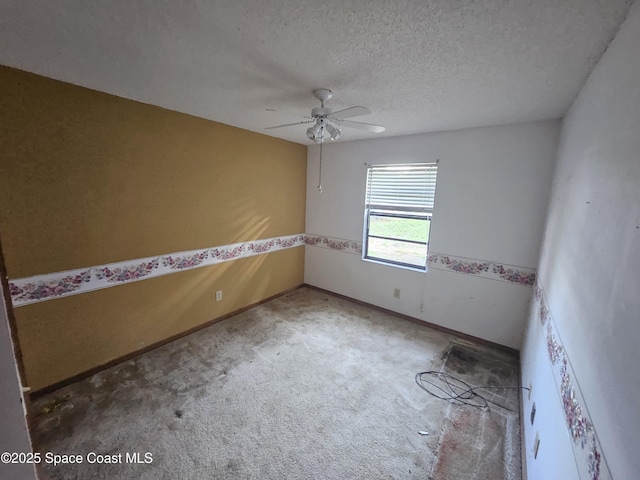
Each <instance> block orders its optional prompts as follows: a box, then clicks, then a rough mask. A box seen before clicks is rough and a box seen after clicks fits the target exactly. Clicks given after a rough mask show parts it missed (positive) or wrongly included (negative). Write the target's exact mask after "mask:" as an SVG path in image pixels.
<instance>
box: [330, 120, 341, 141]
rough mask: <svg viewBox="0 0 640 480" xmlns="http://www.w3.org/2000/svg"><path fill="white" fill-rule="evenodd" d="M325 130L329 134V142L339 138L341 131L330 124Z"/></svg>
mask: <svg viewBox="0 0 640 480" xmlns="http://www.w3.org/2000/svg"><path fill="white" fill-rule="evenodd" d="M327 130H328V131H329V133H330V134H331V141H336V140H338V139H339V138H340V136H341V135H342V130H340V129H339V128H335V127H334V126H333V125H331V124H329V125H327Z"/></svg>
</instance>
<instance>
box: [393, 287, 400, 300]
mask: <svg viewBox="0 0 640 480" xmlns="http://www.w3.org/2000/svg"><path fill="white" fill-rule="evenodd" d="M393 298H400V289H399V288H394V289H393Z"/></svg>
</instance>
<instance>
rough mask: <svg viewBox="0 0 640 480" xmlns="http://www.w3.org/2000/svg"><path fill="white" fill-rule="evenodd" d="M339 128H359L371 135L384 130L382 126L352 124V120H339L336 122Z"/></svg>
mask: <svg viewBox="0 0 640 480" xmlns="http://www.w3.org/2000/svg"><path fill="white" fill-rule="evenodd" d="M336 123H337V124H338V125H340V126H341V127H350V128H359V129H360V130H367V131H369V132H373V133H382V132H384V131H385V128H384V127H383V126H382V125H374V124H372V123H363V122H354V121H353V120H340V121H339V122H336Z"/></svg>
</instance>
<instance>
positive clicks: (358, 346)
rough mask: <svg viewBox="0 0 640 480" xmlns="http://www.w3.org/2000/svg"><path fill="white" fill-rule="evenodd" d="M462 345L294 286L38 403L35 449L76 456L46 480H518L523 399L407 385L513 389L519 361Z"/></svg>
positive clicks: (53, 469)
mask: <svg viewBox="0 0 640 480" xmlns="http://www.w3.org/2000/svg"><path fill="white" fill-rule="evenodd" d="M454 341H455V342H457V343H458V344H460V345H463V346H465V345H466V346H469V345H468V344H467V343H465V342H461V341H459V340H457V339H456V338H455V337H452V336H449V335H446V334H443V333H440V332H437V331H434V330H431V329H429V328H426V327H424V326H421V325H417V324H414V323H411V322H409V321H406V320H402V319H399V318H396V317H393V316H390V315H387V314H384V313H381V312H378V311H376V310H373V309H370V308H367V307H364V306H361V305H358V304H355V303H352V302H348V301H345V300H342V299H339V298H336V297H334V296H331V295H328V294H325V293H322V292H319V291H316V290H312V289H308V288H303V289H299V290H296V291H295V292H293V293H290V294H288V295H285V296H283V297H280V298H278V299H276V300H273V301H271V302H269V303H266V304H264V305H262V306H260V307H257V308H255V309H252V310H250V311H247V312H245V313H242V314H240V315H237V316H236V317H233V318H230V319H227V320H225V321H223V322H220V323H218V324H216V325H213V326H212V327H209V328H206V329H204V330H201V331H199V332H197V333H195V334H193V335H191V336H189V337H185V338H183V339H181V340H178V341H176V342H173V343H171V344H169V345H166V346H164V347H161V348H158V349H156V350H154V351H152V352H149V353H147V354H145V355H143V356H141V357H138V358H136V359H135V360H132V361H128V362H126V363H123V364H121V365H118V366H116V367H113V368H111V369H109V370H106V371H104V372H102V373H99V374H97V375H94V376H93V377H91V378H89V379H87V380H84V381H82V382H78V383H76V384H74V385H70V386H69V387H65V388H63V389H61V390H59V391H57V392H54V393H53V394H50V395H47V396H44V397H41V398H39V399H37V400H36V401H35V402H34V405H33V408H34V412H35V414H36V418H35V424H36V434H37V436H36V439H35V440H36V442H37V450H38V451H39V452H42V453H43V454H44V453H45V452H52V453H55V454H76V455H81V456H82V457H81V458H82V460H83V462H82V463H80V464H61V465H57V466H54V465H52V464H45V465H44V469H43V470H44V471H45V473H46V474H47V475H49V476H50V478H52V479H83V480H84V479H122V480H124V479H154V480H160V479H227V478H229V479H233V478H239V479H261V480H263V479H340V480H342V479H383V478H384V479H388V478H394V479H428V478H436V479H447V478H448V479H452V480H453V479H456V480H458V479H462V478H465V479H466V478H468V479H478V480H486V479H491V480H497V479H513V480H519V479H520V452H519V443H520V440H519V420H518V417H517V412H518V404H517V401H518V400H517V398H518V397H517V393H513V394H505V395H504V396H503V397H500V398H498V400H497V401H496V403H502V406H501V407H494V405H492V406H491V407H492V408H491V410H490V411H488V412H487V411H481V410H477V409H474V408H472V407H468V406H459V405H452V404H451V403H449V402H447V401H445V400H439V399H437V398H434V397H432V396H430V395H429V394H428V393H426V392H425V391H424V390H421V389H420V388H419V387H418V386H417V385H416V383H415V381H414V375H415V374H416V373H417V372H419V371H424V370H438V369H441V368H445V369H447V371H450V372H451V373H453V374H454V375H456V374H460V375H461V376H463V377H464V379H465V381H467V382H470V383H473V384H475V385H477V384H478V383H475V381H476V380H477V381H478V382H487V381H490V382H494V383H496V382H497V383H502V382H504V384H510V385H512V384H515V383H516V382H517V377H518V373H517V372H518V370H517V358H516V357H514V356H509V355H505V354H503V353H500V352H493V351H491V350H490V349H487V348H483V347H480V348H477V349H474V350H473V351H474V352H476V355H475V357H474V358H472V359H471V360H470V361H468V363H469V365H470V367H469V368H467V367H465V365H464V361H467V360H469V359H468V358H462V361H463V364H462V366H461V364H459V362H458V363H455V362H454V360H455V361H459V360H460V358H458V357H456V358H453V357H451V358H450V349H451V345H452V342H454ZM486 358H489V359H491V361H492V362H494V363H491V364H488V365H486V368H485V366H483V364H482V363H483V361H486V360H483V359H486ZM495 362H497V363H495ZM445 364H447V365H445ZM496 365H502V367H500V368H496ZM492 398H493V397H492ZM503 407H505V408H503ZM510 409H511V410H512V411H510ZM420 431H423V432H428V433H429V434H428V435H421V434H420V433H419V432H420ZM479 431H482V432H486V435H483V438H484V439H485V440H478V437H479V436H478V435H477V434H476V433H477V432H479ZM90 452H93V453H95V454H101V455H107V457H105V458H106V459H112V460H116V461H118V460H119V459H120V457H119V455H120V454H121V462H122V463H115V464H113V463H112V464H108V463H88V461H92V460H94V455H93V454H91V455H89V454H90ZM147 452H148V453H149V454H151V459H152V462H151V463H128V462H127V454H129V460H132V458H131V454H139V460H140V461H144V460H145V454H146V453H147ZM469 452H470V453H469ZM441 456H442V458H440V457H441ZM97 458H100V457H97ZM146 458H147V460H148V459H149V457H146ZM461 472H462V473H461ZM463 473H464V475H463Z"/></svg>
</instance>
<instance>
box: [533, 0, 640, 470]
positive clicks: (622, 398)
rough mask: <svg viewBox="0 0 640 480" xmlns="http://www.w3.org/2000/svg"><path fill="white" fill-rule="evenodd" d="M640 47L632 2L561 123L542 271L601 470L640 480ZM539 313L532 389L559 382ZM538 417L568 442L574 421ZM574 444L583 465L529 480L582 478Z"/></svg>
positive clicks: (553, 459)
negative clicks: (546, 349) (569, 425)
mask: <svg viewBox="0 0 640 480" xmlns="http://www.w3.org/2000/svg"><path fill="white" fill-rule="evenodd" d="M639 46H640V4H639V3H638V2H635V5H634V6H633V7H632V8H631V10H630V12H629V14H628V17H627V19H626V21H625V23H624V24H623V25H622V27H621V30H620V32H619V33H618V35H617V36H616V38H615V39H614V40H613V42H612V43H611V45H610V46H609V48H608V50H607V51H606V52H605V54H604V55H603V57H602V58H601V60H600V61H599V63H598V64H597V66H596V67H595V69H594V71H593V72H592V74H591V75H590V77H589V79H588V81H587V82H586V84H585V86H584V87H583V89H582V91H581V92H580V94H579V96H578V97H577V99H576V101H575V102H574V104H573V106H572V108H571V110H570V111H569V113H568V115H567V117H566V118H565V120H564V124H563V128H562V134H561V140H560V146H559V150H558V161H557V167H556V171H555V174H554V180H553V187H552V195H551V201H550V206H549V213H548V220H547V226H546V231H545V235H544V243H543V250H542V254H541V260H540V267H539V280H540V283H541V286H542V289H543V291H544V293H545V294H546V295H545V297H546V302H547V305H548V308H549V311H550V315H551V318H552V323H553V324H554V325H555V326H556V328H557V334H558V337H559V340H560V342H561V345H562V347H563V348H564V352H565V353H566V357H567V358H568V361H569V363H570V365H571V367H572V368H573V378H572V382H573V386H574V390H575V391H576V392H577V393H578V397H579V398H580V397H582V405H581V407H582V412H583V415H584V416H585V417H586V418H587V419H589V421H590V422H591V423H592V425H593V427H594V430H595V432H596V434H597V435H596V436H597V439H598V440H599V443H600V447H601V450H602V454H603V456H604V459H606V465H605V463H604V462H602V465H603V468H604V467H605V466H607V465H608V468H609V470H610V472H611V476H612V478H616V479H627V478H628V479H631V478H640V455H639V454H638V447H640V413H639V412H638V407H639V406H640V368H638V367H639V366H640V362H639V361H638V357H637V350H638V345H640V297H639V295H640V56H639ZM538 317H539V307H535V308H533V309H532V314H531V319H530V326H529V330H528V335H527V339H526V342H525V348H524V351H523V365H522V368H523V376H524V381H525V383H527V382H528V381H529V380H533V381H534V382H536V383H537V382H540V381H542V382H546V383H548V381H549V379H550V378H551V377H552V375H551V373H550V372H551V369H550V361H549V355H545V354H542V353H539V349H540V348H541V347H540V345H541V344H542V345H544V344H545V342H546V339H545V332H543V331H542V330H541V328H539V325H538V324H539V323H540V320H539V318H538ZM545 388H546V387H545ZM545 388H543V389H538V391H537V392H535V391H536V386H534V393H535V395H534V396H535V397H536V398H537V399H538V401H539V402H543V403H545V404H547V406H548V407H549V408H550V409H558V408H560V409H561V407H562V405H561V398H560V397H559V392H558V389H557V388H555V389H554V390H553V391H552V392H547V391H546V390H545ZM543 390H544V391H543ZM526 409H527V406H526V405H525V412H526ZM540 420H541V421H540V423H538V424H537V425H536V426H535V428H539V429H540V431H541V439H542V445H543V444H544V443H545V442H549V441H552V439H554V438H557V437H560V436H561V437H563V438H567V426H566V425H567V424H566V422H565V421H563V422H556V421H552V420H551V418H540ZM563 420H564V417H563ZM536 422H537V421H536ZM528 430H529V431H526V432H525V434H526V438H527V441H528V442H530V441H531V438H532V432H531V430H533V428H531V427H528ZM572 444H573V446H572V448H573V449H574V450H575V451H576V454H577V460H574V458H573V455H569V456H566V455H564V454H563V455H562V456H559V455H555V454H554V453H553V452H552V451H549V450H547V451H548V453H549V454H550V455H542V456H540V457H539V458H538V460H537V461H533V460H532V459H531V458H530V459H529V460H528V464H529V480H536V479H547V478H550V477H548V476H545V475H543V474H541V473H540V471H541V470H543V469H549V468H550V467H551V466H553V467H554V468H556V467H557V466H558V465H567V464H571V463H576V461H577V469H578V470H580V471H582V472H583V474H582V475H583V477H581V478H584V476H585V473H584V465H583V460H584V459H583V457H582V453H581V450H582V448H581V446H580V445H578V444H575V443H573V442H571V441H570V440H569V445H570V446H571V445H572ZM575 468H576V467H575V466H574V469H575ZM558 478H560V477H558ZM562 478H568V479H570V478H578V477H577V474H575V475H574V476H566V477H564V476H563V477H562ZM600 478H603V479H604V478H608V477H607V476H606V474H605V473H603V474H602V475H601V476H600Z"/></svg>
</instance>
